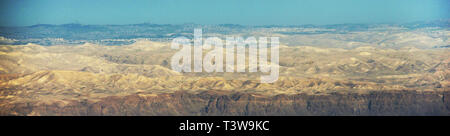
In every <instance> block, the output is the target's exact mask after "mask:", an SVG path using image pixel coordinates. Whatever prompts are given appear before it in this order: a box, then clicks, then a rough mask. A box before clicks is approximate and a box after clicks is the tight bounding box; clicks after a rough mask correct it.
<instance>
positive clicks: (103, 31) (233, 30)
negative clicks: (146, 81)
mask: <svg viewBox="0 0 450 136" xmlns="http://www.w3.org/2000/svg"><path fill="white" fill-rule="evenodd" d="M448 26H450V21H449V20H437V21H431V22H414V23H405V24H336V25H266V26H244V25H237V24H219V25H199V24H179V25H172V24H150V23H143V24H130V25H82V24H62V25H50V24H38V25H33V26H24V27H0V37H2V38H3V39H11V40H0V44H12V45H20V44H27V43H35V44H40V45H58V44H68V45H74V44H84V43H86V42H90V43H98V44H102V45H125V44H131V43H133V42H134V40H132V39H137V38H147V39H151V40H156V41H168V39H171V38H175V37H179V36H185V37H188V38H191V37H192V35H193V34H192V33H193V29H194V28H202V29H203V31H204V34H222V35H227V34H250V33H255V32H257V33H260V34H263V35H264V34H284V35H306V34H323V33H333V34H346V33H349V32H359V31H370V30H371V29H374V28H392V27H395V28H402V29H406V30H413V29H420V28H430V27H431V28H432V27H434V28H440V29H448Z"/></svg>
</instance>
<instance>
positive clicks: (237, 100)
mask: <svg viewBox="0 0 450 136" xmlns="http://www.w3.org/2000/svg"><path fill="white" fill-rule="evenodd" d="M449 98H450V93H449V92H426V93H419V92H414V91H397V92H372V93H368V94H356V93H353V94H340V93H332V94H327V95H308V94H297V95H276V96H270V97H268V96H261V95H257V94H250V93H228V94H223V93H219V92H215V91H205V92H202V93H198V94H191V93H186V92H175V93H170V94H159V95H157V96H139V95H128V96H123V97H118V96H111V97H106V98H103V99H101V100H100V101H97V102H90V101H73V102H71V103H69V104H66V105H61V104H59V103H52V104H37V103H17V104H12V105H6V106H2V107H1V111H2V112H1V115H71V116H72V115H75V116H85V115H106V116H113V115H120V116H147V115H150V116H153V115H194V116H196V115H255V116H272V115H420V116H421V115H444V116H448V115H450V100H449Z"/></svg>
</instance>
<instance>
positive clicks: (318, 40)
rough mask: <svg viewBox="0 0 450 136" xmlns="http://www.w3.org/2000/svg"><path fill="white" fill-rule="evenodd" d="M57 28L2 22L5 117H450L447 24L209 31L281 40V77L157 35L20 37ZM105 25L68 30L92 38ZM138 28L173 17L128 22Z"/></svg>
mask: <svg viewBox="0 0 450 136" xmlns="http://www.w3.org/2000/svg"><path fill="white" fill-rule="evenodd" d="M59 27H62V28H64V27H67V26H57V27H55V32H52V31H50V30H52V29H53V26H45V25H39V26H32V27H29V28H20V29H19V28H15V29H12V28H1V30H2V31H3V32H5V33H3V32H2V33H0V34H1V35H0V36H9V37H7V38H5V37H0V43H2V44H4V45H0V115H19V116H22V115H24V116H30V115H446V116H448V115H450V69H449V68H450V49H449V48H448V44H449V43H450V42H449V41H448V37H449V34H450V33H449V31H448V28H444V29H442V28H439V27H424V28H422V27H421V28H402V27H398V26H395V27H387V26H376V27H369V28H367V29H364V30H360V29H361V28H360V27H356V28H353V27H350V28H352V30H349V29H350V28H347V27H349V26H346V25H343V26H333V27H331V26H329V27H330V28H329V27H320V28H317V27H311V28H302V29H297V28H291V27H274V28H257V29H256V28H255V30H254V31H250V30H249V31H244V29H250V28H246V27H243V26H239V27H238V28H233V29H223V30H224V31H226V33H225V32H224V33H225V34H223V33H219V32H214V31H209V33H207V32H208V30H216V29H213V28H210V29H205V36H219V37H221V36H227V35H238V36H248V35H251V36H278V37H280V43H281V45H280V47H279V50H280V53H279V54H280V56H279V66H280V71H279V74H280V77H279V79H278V80H277V81H276V82H274V83H260V82H259V76H260V75H261V73H250V72H244V73H207V72H199V73H186V72H176V71H173V70H172V69H171V66H170V61H171V57H172V56H173V55H174V54H175V53H176V52H177V51H178V50H175V49H171V47H170V42H167V41H158V42H157V41H155V40H151V38H150V40H149V39H146V38H134V39H116V40H113V41H124V42H125V43H127V44H124V45H122V44H120V45H114V44H115V43H116V42H112V44H113V45H105V44H101V43H104V42H105V41H102V40H97V39H91V41H82V40H80V38H79V39H76V38H75V39H68V38H66V39H59V40H55V39H51V38H50V39H39V37H34V38H33V37H32V36H33V35H30V37H32V38H30V39H20V38H21V37H26V36H23V35H24V34H27V33H25V32H22V30H21V29H24V30H23V31H25V30H26V31H31V30H34V29H39V30H48V31H50V32H46V33H44V32H39V34H36V36H40V35H42V34H47V35H49V36H52V34H55V33H56V34H58V33H57V32H59V30H61V28H59ZM97 27H99V26H82V25H81V26H78V25H75V26H70V29H74V30H79V31H73V32H65V33H67V34H71V35H74V37H76V36H77V34H80V33H81V34H80V36H81V39H83V38H85V39H89V36H87V35H94V34H96V33H97V32H95V31H94V30H95V29H94V28H97ZM109 27H116V26H109ZM141 27H142V28H152V27H162V28H161V30H159V29H158V30H159V31H162V30H165V29H166V27H167V28H172V27H174V26H151V27H150V26H146V25H142V26H139V25H136V26H126V28H127V29H123V30H129V29H132V28H141ZM177 27H178V26H177ZM221 27H222V26H221ZM227 27H237V26H227ZM227 27H225V28H227ZM341 27H342V28H341ZM440 27H442V26H440ZM56 28H58V29H56ZM102 28H103V27H102ZM344 28H345V29H344ZM70 29H68V30H70ZM85 29H86V30H85ZM91 29H92V30H91ZM104 29H106V27H104ZM241 29H242V30H241ZM353 29H355V30H353ZM56 30H58V31H56ZM64 30H65V29H64ZM102 30H103V29H102ZM137 30H138V29H137ZM149 30H153V29H149ZM221 30H222V29H221ZM347 30H349V32H348V31H347ZM105 31H106V30H105ZM111 31H112V30H111ZM153 31H156V28H155V30H153ZM159 31H156V32H159ZM119 32H122V31H118V33H119ZM183 32H184V31H183ZM30 33H31V32H30ZM123 33H124V34H127V33H126V32H123ZM108 34H110V35H108ZM105 35H106V36H109V37H110V38H115V35H114V33H109V30H108V31H107V32H105ZM122 35H123V34H122ZM167 35H169V37H171V36H173V34H170V33H168V34H165V36H167ZM183 35H185V33H182V36H183ZM186 35H188V34H186ZM63 36H64V35H63ZM86 36H87V37H86ZM131 36H141V35H131ZM144 36H152V34H151V33H150V34H147V33H144ZM94 37H95V36H94ZM97 37H99V36H97ZM188 37H189V35H188ZM14 38H17V39H18V40H16V39H14ZM36 39H37V41H38V42H34V41H36ZM110 40H111V39H110ZM30 41H31V42H30ZM93 41H100V42H93ZM45 42H50V45H39V44H36V43H45ZM108 42H111V41H108ZM13 43H14V44H13ZM69 43H70V44H69ZM238 55H239V54H238ZM246 67H248V66H246Z"/></svg>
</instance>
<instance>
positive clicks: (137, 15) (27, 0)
mask: <svg viewBox="0 0 450 136" xmlns="http://www.w3.org/2000/svg"><path fill="white" fill-rule="evenodd" d="M449 5H450V1H448V0H430V1H420V0H395V1H392V0H378V1H365V0H362V1H361V0H344V1H333V0H320V1H310V0H301V1H295V0H286V1H277V2H276V1H266V0H264V1H263V2H262V1H253V0H252V1H242V2H241V1H238V0H231V1H207V0H198V1H194V2H188V1H177V0H167V1H161V0H155V1H144V0H138V1H133V2H130V1H124V0H108V1H106V0H98V1H87V0H81V1H70V0H41V1H32V0H20V1H15V0H4V1H2V2H1V4H0V6H1V7H0V8H1V10H0V26H31V25H36V24H70V23H77V24H95V25H104V24H113V25H123V24H140V23H155V24H184V23H195V24H241V25H302V24H314V25H326V24H345V23H364V24H371V23H405V22H415V21H432V20H439V19H448V18H450V15H449V14H448V11H449V9H450V8H449Z"/></svg>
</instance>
